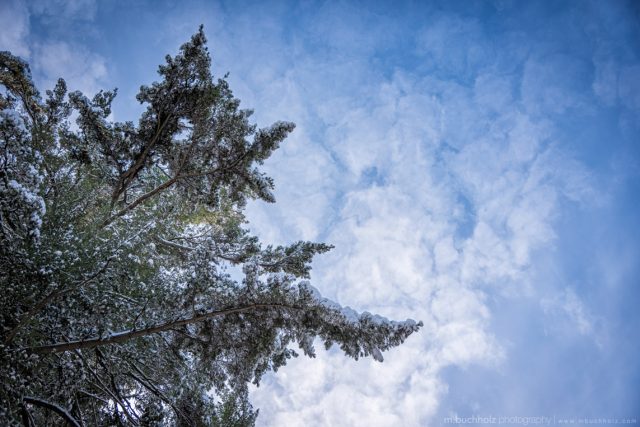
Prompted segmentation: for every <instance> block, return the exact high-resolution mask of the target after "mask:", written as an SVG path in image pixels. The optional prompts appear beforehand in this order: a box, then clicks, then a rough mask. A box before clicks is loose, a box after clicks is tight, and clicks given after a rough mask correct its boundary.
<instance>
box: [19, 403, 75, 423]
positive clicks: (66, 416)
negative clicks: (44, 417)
mask: <svg viewBox="0 0 640 427" xmlns="http://www.w3.org/2000/svg"><path fill="white" fill-rule="evenodd" d="M22 400H23V401H24V402H26V403H30V404H32V405H36V406H40V407H42V408H45V409H49V410H51V411H53V412H55V413H56V414H58V415H60V416H61V417H62V418H63V419H64V420H65V421H66V422H67V424H69V425H70V426H73V427H80V424H78V421H76V420H75V419H74V418H73V417H72V416H71V414H70V413H69V411H67V410H66V409H64V408H61V407H60V406H58V405H56V404H55V403H51V402H48V401H46V400H43V399H39V398H37V397H28V396H25V397H23V398H22Z"/></svg>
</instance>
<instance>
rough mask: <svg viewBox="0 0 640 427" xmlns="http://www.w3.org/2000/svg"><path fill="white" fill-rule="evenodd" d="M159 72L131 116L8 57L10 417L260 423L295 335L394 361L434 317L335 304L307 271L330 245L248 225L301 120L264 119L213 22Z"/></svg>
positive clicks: (0, 397)
mask: <svg viewBox="0 0 640 427" xmlns="http://www.w3.org/2000/svg"><path fill="white" fill-rule="evenodd" d="M159 74H160V81H159V82H156V83H153V84H152V85H151V86H142V87H141V89H140V93H139V94H138V96H137V99H138V100H139V101H140V102H141V103H143V104H144V105H145V106H146V111H145V112H144V113H143V114H142V115H141V117H140V120H139V121H138V123H137V124H136V123H133V122H124V123H120V122H113V121H110V120H109V117H110V114H111V103H112V101H113V99H114V97H115V95H116V92H115V91H112V92H109V91H107V92H100V93H98V94H97V95H95V96H94V97H93V98H92V99H89V98H87V97H85V96H84V95H83V94H81V93H80V92H71V93H67V90H66V84H65V82H64V81H63V80H59V81H58V83H57V85H56V86H55V88H54V89H53V90H50V91H47V92H46V96H44V97H41V96H40V94H39V93H38V91H37V90H36V88H35V87H34V85H33V83H32V80H31V77H30V72H29V67H28V65H27V64H26V63H25V62H23V61H22V60H21V59H19V58H17V57H15V56H13V55H11V54H10V53H8V52H2V53H0V83H1V84H2V89H0V271H1V275H0V316H2V323H1V325H0V381H1V384H2V385H1V388H0V424H2V425H5V424H22V425H27V426H30V425H64V424H65V423H66V424H70V425H224V426H244V425H252V424H253V423H254V420H255V417H256V415H257V411H254V410H253V409H252V407H251V405H250V404H249V402H248V400H247V384H248V383H250V382H255V383H258V382H259V381H260V378H261V377H262V375H263V374H264V373H265V372H267V371H268V370H276V369H278V368H279V367H281V366H283V365H284V364H285V363H286V361H287V359H289V358H291V357H294V356H296V355H297V354H296V352H295V351H294V350H293V349H292V348H291V346H292V345H293V344H296V343H297V345H298V346H299V348H300V349H301V350H302V352H304V353H305V354H306V355H309V356H313V355H314V348H313V342H314V340H315V339H316V338H319V339H320V340H321V341H322V342H323V343H324V344H325V345H326V346H327V348H328V347H329V346H331V345H332V344H334V343H335V344H337V345H339V346H340V348H341V349H342V350H343V351H344V353H345V354H346V355H348V356H351V357H355V358H356V359H357V358H359V357H363V356H369V355H371V356H373V357H374V358H376V359H377V360H382V356H381V353H380V352H381V351H384V350H387V349H389V348H390V347H393V346H397V345H399V344H400V343H402V342H403V340H404V339H405V338H406V337H407V336H409V335H410V334H411V333H412V332H414V331H416V330H417V329H418V328H419V326H420V324H416V323H415V322H413V321H411V320H409V321H405V322H392V321H388V320H386V319H384V318H381V317H379V316H373V315H370V314H368V313H363V314H357V313H355V312H353V311H352V310H350V309H348V308H342V307H341V306H339V305H337V304H335V303H332V302H331V301H328V300H326V299H324V298H322V297H321V296H320V295H319V293H318V292H317V290H315V289H314V288H313V287H312V286H311V285H309V284H308V282H307V281H306V279H307V278H308V276H309V271H310V262H311V259H312V257H313V256H314V255H315V254H318V253H323V252H325V251H327V250H329V249H330V246H327V245H325V244H318V243H310V242H297V243H294V244H292V245H290V246H286V247H282V246H277V247H274V246H264V245H262V244H261V243H260V242H259V241H258V239H257V238H256V237H254V236H252V235H250V234H249V232H248V231H247V230H246V228H243V226H244V224H245V223H246V221H245V219H244V217H243V213H242V211H243V207H244V206H245V204H246V201H247V200H249V199H262V200H265V201H267V202H273V201H274V198H273V195H272V193H271V190H272V189H273V182H272V180H271V179H270V178H269V177H267V176H265V175H264V173H263V172H261V171H260V169H259V168H258V167H259V165H261V164H262V162H263V161H264V160H266V159H267V158H268V157H269V156H270V155H271V154H272V153H273V151H274V150H275V149H277V148H278V145H279V144H280V143H281V142H282V141H283V140H284V139H285V137H286V136H287V134H288V133H289V132H291V131H292V130H293V128H294V125H293V124H292V123H286V122H277V123H275V124H273V125H272V126H270V127H268V128H264V129H257V128H256V126H255V125H253V124H251V123H250V121H249V118H250V115H251V112H250V111H248V110H243V109H240V108H239V104H240V103H239V101H238V100H237V99H236V98H234V97H233V94H232V92H231V90H230V89H229V86H228V84H227V81H226V80H224V79H218V80H215V79H214V78H213V77H212V75H211V71H210V57H209V54H208V52H207V49H206V47H205V37H204V34H203V32H202V29H201V30H200V31H199V32H198V33H197V34H195V35H194V36H193V37H192V39H191V40H190V41H189V42H188V43H186V44H184V45H183V46H182V47H181V49H180V52H179V54H178V55H177V56H175V57H171V56H167V58H166V64H164V65H162V66H160V68H159Z"/></svg>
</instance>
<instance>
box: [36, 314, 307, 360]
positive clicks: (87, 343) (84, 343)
mask: <svg viewBox="0 0 640 427" xmlns="http://www.w3.org/2000/svg"><path fill="white" fill-rule="evenodd" d="M261 308H287V309H296V310H299V309H300V308H299V307H295V306H290V305H285V304H252V305H248V306H246V307H236V308H228V309H224V310H218V311H210V312H208V313H204V314H199V315H196V316H192V317H188V318H186V319H179V320H174V321H171V322H166V323H162V324H160V325H156V326H151V327H148V328H144V329H140V330H135V329H134V330H129V331H122V332H116V333H113V334H111V335H109V336H108V337H105V338H92V339H88V340H81V341H70V342H65V343H57V344H51V345H43V346H39V347H28V348H26V350H27V351H30V352H33V353H37V354H52V353H63V352H66V351H74V350H78V349H83V348H94V347H99V346H103V345H108V344H118V343H123V342H126V341H129V340H132V339H134V338H140V337H144V336H147V335H151V334H157V333H159V332H165V331H168V330H170V329H172V328H176V327H178V326H183V325H189V324H192V323H198V322H202V321H203V320H207V319H211V318H213V317H218V316H225V315H227V314H235V313H246V312H248V311H252V310H256V309H261Z"/></svg>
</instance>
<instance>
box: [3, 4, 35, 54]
mask: <svg viewBox="0 0 640 427" xmlns="http://www.w3.org/2000/svg"><path fill="white" fill-rule="evenodd" d="M0 28H2V30H0V50H8V51H10V52H11V53H13V54H14V55H18V56H21V57H22V58H25V59H28V58H29V55H30V49H29V44H28V40H27V37H28V35H29V10H28V9H27V6H26V4H25V3H24V2H23V1H20V0H7V1H2V2H0Z"/></svg>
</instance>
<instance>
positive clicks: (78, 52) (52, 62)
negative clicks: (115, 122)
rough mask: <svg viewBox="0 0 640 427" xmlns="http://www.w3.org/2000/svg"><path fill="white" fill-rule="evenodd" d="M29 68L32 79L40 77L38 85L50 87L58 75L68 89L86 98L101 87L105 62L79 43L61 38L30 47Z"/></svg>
mask: <svg viewBox="0 0 640 427" xmlns="http://www.w3.org/2000/svg"><path fill="white" fill-rule="evenodd" d="M33 67H34V71H36V72H37V75H36V78H37V77H38V76H39V77H40V78H41V82H39V86H40V87H45V88H51V87H53V85H55V82H56V80H57V79H58V78H60V77H62V78H64V79H65V80H66V82H67V85H68V87H69V89H70V90H80V91H82V92H83V93H84V94H85V95H87V96H89V97H92V96H93V94H94V93H95V92H97V91H99V90H100V89H105V87H104V84H103V83H104V80H105V79H106V78H107V64H106V61H105V60H104V58H102V57H101V56H100V55H98V54H96V53H93V52H90V51H89V50H87V48H85V47H83V46H81V45H75V44H70V43H66V42H62V41H57V42H54V41H48V42H44V43H38V44H36V46H35V48H34V55H33Z"/></svg>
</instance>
